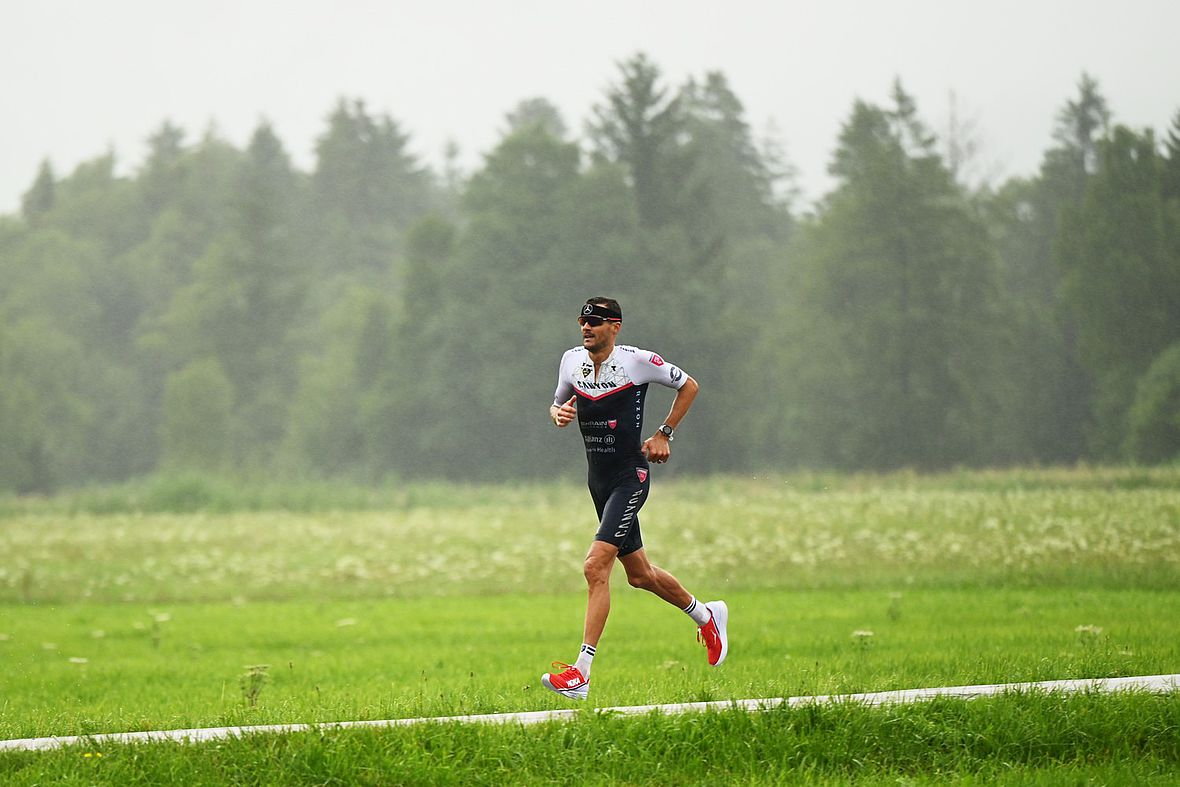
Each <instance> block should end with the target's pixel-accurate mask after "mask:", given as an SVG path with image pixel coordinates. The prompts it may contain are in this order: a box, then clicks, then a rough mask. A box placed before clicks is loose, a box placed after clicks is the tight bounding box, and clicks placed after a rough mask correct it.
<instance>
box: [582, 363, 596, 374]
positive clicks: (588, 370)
mask: <svg viewBox="0 0 1180 787" xmlns="http://www.w3.org/2000/svg"><path fill="white" fill-rule="evenodd" d="M593 371H594V367H593V366H591V365H590V364H588V363H584V364H582V376H583V377H589V376H590V373H591V372H593Z"/></svg>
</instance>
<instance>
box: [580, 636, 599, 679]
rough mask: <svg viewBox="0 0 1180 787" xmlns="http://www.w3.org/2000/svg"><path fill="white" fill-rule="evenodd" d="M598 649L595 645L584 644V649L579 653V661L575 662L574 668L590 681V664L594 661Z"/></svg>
mask: <svg viewBox="0 0 1180 787" xmlns="http://www.w3.org/2000/svg"><path fill="white" fill-rule="evenodd" d="M597 650H598V648H596V647H594V646H593V645H587V644H586V643H585V642H583V643H582V649H581V650H580V651H578V660H577V661H575V662H574V666H575V667H577V668H578V672H580V673H582V677H583V678H585V679H586V680H590V662H592V661H594V654H595V653H596V652H597Z"/></svg>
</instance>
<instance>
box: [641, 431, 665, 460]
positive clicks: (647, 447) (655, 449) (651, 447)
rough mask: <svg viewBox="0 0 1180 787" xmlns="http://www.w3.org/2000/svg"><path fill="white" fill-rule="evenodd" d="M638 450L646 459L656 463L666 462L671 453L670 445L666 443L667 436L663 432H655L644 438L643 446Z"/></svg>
mask: <svg viewBox="0 0 1180 787" xmlns="http://www.w3.org/2000/svg"><path fill="white" fill-rule="evenodd" d="M639 450H641V451H642V452H643V455H644V456H646V457H647V461H649V462H652V463H654V464H657V465H662V464H663V463H664V462H667V461H668V457H670V456H671V455H672V446H671V444H669V443H668V438H667V436H666V435H665V434H664V433H663V432H656V433H655V434H654V435H652V436H651V437H649V438H647V439H646V440H644V441H643V447H642V448H641V449H639Z"/></svg>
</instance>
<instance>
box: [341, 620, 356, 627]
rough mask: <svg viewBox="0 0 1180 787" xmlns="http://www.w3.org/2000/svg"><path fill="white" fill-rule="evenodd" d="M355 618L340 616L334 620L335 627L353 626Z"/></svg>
mask: <svg viewBox="0 0 1180 787" xmlns="http://www.w3.org/2000/svg"><path fill="white" fill-rule="evenodd" d="M355 625H356V618H341V619H340V620H338V621H336V628H344V627H345V626H355Z"/></svg>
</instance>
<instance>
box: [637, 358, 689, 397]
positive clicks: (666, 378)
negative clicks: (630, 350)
mask: <svg viewBox="0 0 1180 787" xmlns="http://www.w3.org/2000/svg"><path fill="white" fill-rule="evenodd" d="M687 379H688V375H687V374H686V373H685V372H684V370H683V369H681V368H680V367H679V366H676V365H675V364H671V363H668V362H667V361H665V360H664V359H663V358H662V357H660V355H659V354H658V353H653V352H651V351H650V350H640V349H639V348H636V349H635V360H634V362H633V365H632V370H631V380H632V382H634V383H635V384H636V385H643V384H644V383H659V384H660V385H662V386H664V387H665V388H671V389H673V390H676V391H679V390H680V389H681V388H683V387H684V383H685V381H686V380H687Z"/></svg>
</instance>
